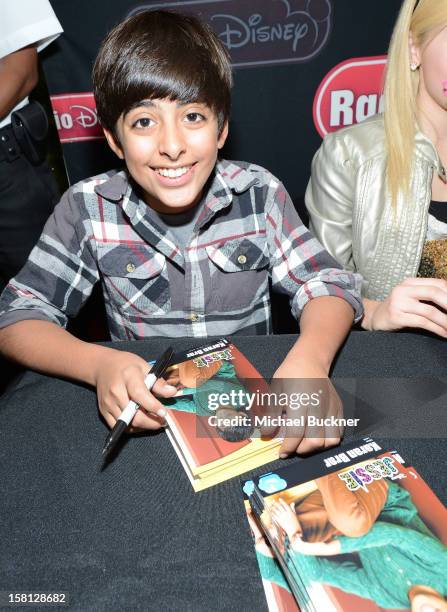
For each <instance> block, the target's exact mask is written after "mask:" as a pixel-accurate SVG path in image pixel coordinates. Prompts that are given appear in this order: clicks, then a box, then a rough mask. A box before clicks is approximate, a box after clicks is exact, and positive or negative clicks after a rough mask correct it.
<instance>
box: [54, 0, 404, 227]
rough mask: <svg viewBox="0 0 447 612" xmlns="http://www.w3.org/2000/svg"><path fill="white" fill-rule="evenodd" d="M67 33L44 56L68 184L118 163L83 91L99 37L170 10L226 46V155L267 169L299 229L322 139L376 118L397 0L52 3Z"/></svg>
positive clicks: (58, 0)
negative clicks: (231, 78)
mask: <svg viewBox="0 0 447 612" xmlns="http://www.w3.org/2000/svg"><path fill="white" fill-rule="evenodd" d="M52 5H53V8H54V10H55V12H56V14H57V16H58V18H59V20H60V22H61V23H62V26H63V28H64V34H63V35H62V36H61V37H60V38H59V39H58V40H57V41H56V42H55V43H53V44H52V45H50V47H49V48H48V49H47V50H46V51H45V52H44V53H43V61H44V69H45V72H46V76H47V80H48V85H49V89H50V93H51V101H52V105H53V110H54V117H55V122H56V126H57V129H58V133H59V137H60V140H61V142H62V145H63V151H64V156H65V159H66V163H67V168H68V174H69V178H70V181H71V182H72V183H73V182H76V181H78V180H80V179H83V178H85V177H87V176H91V175H94V174H97V173H99V172H102V171H104V170H108V169H111V168H114V167H118V166H119V165H120V162H119V160H118V159H117V158H116V157H115V156H114V155H113V153H111V151H110V150H109V149H108V147H107V145H106V142H105V140H104V138H103V136H102V131H101V127H100V125H99V124H98V119H97V116H96V109H95V101H94V98H93V95H92V93H91V90H92V84H91V77H90V73H91V69H92V65H93V61H94V58H95V56H96V53H97V50H98V48H99V45H100V43H101V40H102V39H103V38H104V36H105V35H106V33H107V32H108V31H109V30H110V29H111V28H112V27H113V26H114V25H115V24H117V23H118V22H120V21H121V20H123V19H125V18H126V17H127V16H129V15H133V14H135V13H138V12H139V11H141V10H145V9H158V8H166V9H169V10H173V11H180V12H184V13H193V14H196V15H199V16H201V17H202V18H203V19H205V20H206V21H207V22H208V23H209V24H210V25H211V27H212V28H213V29H214V30H215V31H216V33H217V34H218V35H219V37H220V39H221V40H222V42H223V43H224V44H225V45H226V47H227V48H228V50H229V52H230V55H231V59H232V64H233V66H234V75H235V86H234V91H233V110H232V117H231V123H230V136H229V139H228V141H227V144H226V145H225V148H224V150H223V155H224V156H225V157H227V158H230V159H236V160H245V161H250V162H254V163H257V164H260V165H261V166H265V167H266V168H268V169H269V170H270V171H271V172H273V173H274V174H275V175H276V176H278V178H280V179H281V180H282V181H283V182H284V184H285V186H286V188H287V189H288V191H289V193H290V194H291V196H292V198H293V200H294V202H295V205H296V207H297V209H298V211H299V213H300V214H301V215H302V217H303V219H304V220H305V221H306V220H307V216H306V214H305V211H304V203H303V200H304V191H305V189H306V185H307V181H308V179H309V173H310V163H311V160H312V157H313V155H314V153H315V151H316V150H317V148H318V147H319V145H320V143H321V138H322V137H323V136H324V134H326V133H328V132H330V131H333V130H336V129H339V128H341V127H344V126H347V125H351V124H352V123H355V122H359V121H362V120H363V119H365V118H366V117H368V116H370V115H372V114H374V113H376V112H380V110H381V104H382V98H381V87H382V77H383V71H384V67H385V63H386V56H385V54H386V51H387V47H388V42H389V38H390V35H391V31H392V27H393V23H394V21H395V19H396V16H397V12H398V10H399V8H400V5H401V0H386V1H384V0H382V2H371V1H367V0H184V1H180V0H179V1H176V2H175V1H166V2H162V1H157V2H155V1H152V2H151V1H146V2H144V1H141V2H137V1H135V0H109V1H108V2H107V3H106V4H105V3H104V2H102V1H101V0H88V2H87V1H86V0H81V1H78V2H74V1H73V0H52Z"/></svg>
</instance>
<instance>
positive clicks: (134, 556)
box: [0, 332, 447, 612]
mask: <svg viewBox="0 0 447 612" xmlns="http://www.w3.org/2000/svg"><path fill="white" fill-rule="evenodd" d="M232 340H233V342H234V343H235V344H236V346H237V347H238V348H239V349H240V350H242V352H243V353H245V354H246V355H247V357H248V358H249V359H250V360H251V361H252V363H253V364H254V365H255V366H256V367H257V368H258V369H259V370H260V371H261V373H262V374H263V375H264V376H266V377H269V376H271V375H272V374H273V372H274V371H275V369H276V368H277V367H278V365H279V363H280V362H281V360H282V359H283V358H284V356H285V355H286V353H287V351H288V349H289V348H290V347H291V346H292V344H293V342H294V340H295V337H294V336H289V335H285V336H272V337H256V338H255V337H243V336H240V337H234V338H233V339H232ZM168 344H169V341H168V340H167V339H152V340H150V341H145V342H136V343H132V344H130V343H119V344H112V345H111V346H115V347H117V348H120V349H123V350H133V351H134V352H136V353H138V354H140V355H141V356H143V357H145V358H147V359H150V358H153V357H154V356H157V355H159V354H160V352H161V351H162V350H163V349H164V348H166V347H167V345H168ZM200 344H203V340H192V339H176V340H175V348H176V350H179V351H180V350H184V349H187V348H190V347H191V346H199V345H200ZM42 350H44V348H43V349H42ZM333 377H334V379H335V381H336V386H337V387H338V388H339V391H340V394H341V396H342V397H343V400H344V402H345V406H346V409H347V412H349V414H350V415H351V416H353V415H355V416H356V417H359V418H360V423H359V427H358V429H357V430H351V431H348V432H347V438H353V437H355V438H359V437H362V436H365V435H367V434H369V433H371V434H373V435H374V437H375V438H376V439H380V441H381V442H382V444H383V445H384V446H387V447H392V448H394V447H395V448H397V449H398V450H399V451H400V453H401V454H402V455H403V456H404V457H405V458H406V459H407V462H408V463H409V464H413V465H414V466H415V467H416V469H418V471H419V472H420V473H421V474H422V475H423V476H424V477H425V479H426V480H427V482H428V483H429V485H430V486H431V487H432V488H433V489H434V490H435V492H436V493H437V494H438V496H439V497H440V498H441V500H442V501H443V502H444V503H446V502H447V495H446V487H445V485H446V482H447V476H446V460H445V439H446V438H447V412H446V410H447V409H446V399H447V344H446V343H445V341H442V340H440V339H437V338H432V337H428V336H425V335H422V334H412V333H399V334H390V333H389V334H387V333H378V332H377V333H374V334H371V333H367V332H353V333H352V334H351V336H350V337H349V339H348V341H347V342H346V344H345V346H344V347H343V349H342V350H341V351H340V354H339V356H338V358H337V361H336V364H335V367H334V372H333ZM0 417H1V420H0V431H1V439H0V466H1V468H0V469H1V494H0V516H1V521H0V525H1V527H0V542H1V545H0V550H1V552H0V557H1V569H0V575H1V586H0V591H2V592H3V593H5V592H15V593H17V592H31V591H34V592H40V593H42V592H46V593H55V592H58V593H61V592H65V593H68V598H69V605H67V606H65V607H57V609H61V610H63V609H68V610H76V611H80V612H81V611H82V612H86V611H95V612H101V611H103V610H104V611H106V610H107V611H110V610H117V611H120V612H121V611H123V610H132V611H135V610H144V611H147V610H150V611H152V610H163V611H165V610H182V611H187V610H191V611H197V610H199V611H202V610H203V611H207V612H208V611H209V610H216V611H221V610H231V611H234V610H238V611H245V610H246V611H253V610H256V611H263V610H266V609H267V607H266V603H265V598H264V593H263V589H262V585H261V580H260V577H259V573H258V567H257V563H256V559H255V555H254V550H253V544H252V541H251V538H250V534H249V531H248V527H247V524H246V520H245V518H244V512H243V505H242V498H241V491H240V483H239V479H237V478H236V479H233V480H231V481H228V482H226V483H224V484H222V485H218V486H216V487H213V488H211V489H208V490H206V491H203V492H201V493H194V492H193V490H192V488H191V485H190V484H189V481H188V480H187V477H186V475H185V474H184V472H183V469H182V467H181V465H180V462H179V460H178V458H177V456H176V454H175V452H174V451H173V449H172V447H171V445H170V443H169V441H168V439H167V437H166V434H165V433H164V432H160V433H156V434H148V435H139V436H133V437H126V439H125V440H124V441H123V444H122V445H121V448H120V449H119V452H118V453H117V455H116V457H115V459H114V461H112V462H111V463H110V464H109V465H108V466H107V467H106V469H103V470H101V461H100V455H101V449H102V445H103V442H104V438H105V435H106V428H105V426H104V424H103V423H102V422H101V420H100V419H99V417H98V412H97V407H96V395H95V392H94V390H93V389H91V388H89V387H86V386H82V385H80V384H75V383H71V382H67V381H64V380H58V379H53V378H50V377H46V376H43V375H39V374H36V373H33V372H27V373H26V374H25V375H24V376H23V377H22V378H21V379H20V380H19V381H18V382H17V383H16V385H15V387H14V388H13V389H11V390H10V391H9V392H7V393H6V394H5V395H4V396H3V397H2V398H1V400H0ZM294 460H295V459H290V460H288V461H294ZM280 464H284V462H279V461H278V462H276V463H275V464H270V465H269V468H272V467H275V466H276V467H277V466H278V465H280ZM262 471H266V470H265V468H263V469H261V470H258V472H262ZM0 608H1V609H3V607H1V606H0ZM4 609H5V610H6V609H11V608H4ZM20 609H23V610H26V609H27V608H25V607H23V608H20ZM28 609H30V608H28Z"/></svg>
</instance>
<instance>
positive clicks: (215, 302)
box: [206, 235, 269, 311]
mask: <svg viewBox="0 0 447 612" xmlns="http://www.w3.org/2000/svg"><path fill="white" fill-rule="evenodd" d="M206 252H207V254H208V259H209V262H210V279H211V291H212V294H211V296H210V301H211V307H212V309H213V310H224V311H231V310H236V309H240V308H247V307H248V306H250V305H251V304H254V303H255V301H257V299H258V298H259V297H260V296H261V295H263V294H264V293H265V291H268V268H269V257H268V248H267V241H266V238H265V236H259V235H257V236H253V237H250V238H235V239H232V240H226V241H225V242H222V243H220V244H216V245H208V246H207V247H206Z"/></svg>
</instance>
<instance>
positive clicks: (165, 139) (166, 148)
mask: <svg viewBox="0 0 447 612" xmlns="http://www.w3.org/2000/svg"><path fill="white" fill-rule="evenodd" d="M159 149H160V154H161V155H167V156H168V157H169V158H170V159H172V160H176V159H178V158H179V157H180V155H181V154H182V153H184V152H185V150H186V143H185V138H184V136H183V133H182V130H181V128H180V127H179V126H177V125H168V124H165V126H164V127H163V130H162V133H161V135H160V141H159Z"/></svg>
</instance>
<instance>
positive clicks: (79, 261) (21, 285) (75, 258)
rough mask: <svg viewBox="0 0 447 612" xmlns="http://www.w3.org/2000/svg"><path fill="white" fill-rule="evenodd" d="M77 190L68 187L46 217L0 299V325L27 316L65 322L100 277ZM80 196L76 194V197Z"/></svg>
mask: <svg viewBox="0 0 447 612" xmlns="http://www.w3.org/2000/svg"><path fill="white" fill-rule="evenodd" d="M81 197H82V194H81V193H77V194H76V193H73V190H72V189H69V190H68V191H67V192H66V193H65V194H64V196H63V197H62V199H61V201H60V202H59V204H58V205H57V206H56V208H55V209H54V212H53V214H52V215H51V216H50V218H49V219H48V221H47V223H46V225H45V227H44V229H43V233H42V235H41V237H40V238H39V241H38V243H37V244H36V246H35V247H34V248H33V250H32V251H31V254H30V256H29V259H28V261H27V263H26V264H25V266H24V267H23V268H22V270H21V271H20V272H19V273H18V274H17V276H15V277H14V278H13V279H12V280H11V281H10V282H9V284H8V285H7V286H6V288H5V290H4V291H3V293H2V295H1V298H0V328H2V327H6V326H8V325H11V324H13V323H16V322H18V321H22V320H26V319H38V320H45V321H51V322H53V323H56V324H58V325H60V326H62V327H65V326H66V324H67V321H68V317H74V316H76V315H77V313H78V312H79V310H80V309H81V307H82V306H83V304H84V303H85V301H86V300H87V298H88V297H89V295H90V294H91V292H92V289H93V286H94V285H95V283H96V282H97V281H98V280H99V273H98V269H97V265H96V257H95V254H94V253H93V251H92V245H91V241H90V240H89V235H91V232H88V231H86V224H87V222H85V221H83V220H82V218H81V207H80V205H81V202H80V199H81ZM78 198H79V199H78Z"/></svg>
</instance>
